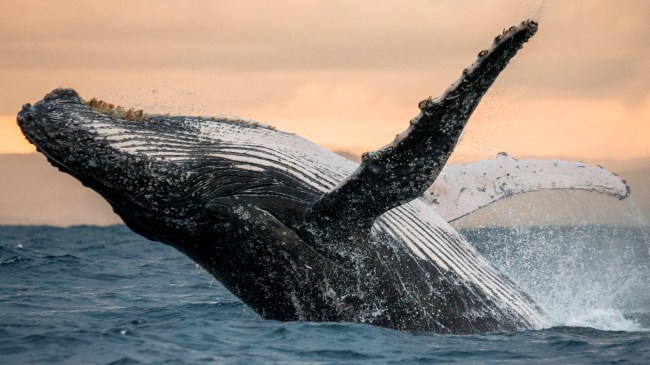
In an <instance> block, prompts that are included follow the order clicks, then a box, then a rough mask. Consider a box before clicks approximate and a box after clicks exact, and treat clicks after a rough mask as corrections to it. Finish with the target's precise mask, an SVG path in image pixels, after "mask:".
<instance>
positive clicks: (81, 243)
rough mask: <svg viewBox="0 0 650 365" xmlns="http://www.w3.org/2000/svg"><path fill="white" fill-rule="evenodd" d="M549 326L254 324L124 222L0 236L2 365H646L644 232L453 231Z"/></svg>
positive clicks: (179, 259)
mask: <svg viewBox="0 0 650 365" xmlns="http://www.w3.org/2000/svg"><path fill="white" fill-rule="evenodd" d="M463 234H465V235H466V236H467V237H468V238H469V239H470V241H471V242H472V243H473V244H475V245H476V246H477V248H479V250H480V251H482V252H483V253H484V255H485V256H486V257H487V258H488V259H489V260H490V261H492V262H493V263H494V264H495V265H497V266H498V267H499V268H501V269H502V270H503V271H505V272H506V273H508V275H510V277H511V278H512V279H513V280H514V281H516V282H517V283H518V284H519V285H520V286H521V287H523V288H524V289H525V290H526V291H527V292H528V293H529V294H530V295H532V296H533V297H534V298H535V299H536V301H537V302H538V303H539V304H540V306H541V307H542V309H543V310H544V311H545V312H546V314H547V316H548V328H546V329H542V330H536V331H521V332H507V333H489V334H482V335H473V336H448V335H436V334H409V333H401V332H397V331H394V330H390V329H385V328H378V327H372V326H367V325H359V324H347V323H309V322H288V323H283V322H276V321H267V320H261V319H259V317H257V315H255V314H254V313H253V312H251V311H250V310H249V309H247V308H246V307H245V306H244V305H243V304H242V303H241V302H240V301H239V300H237V298H235V297H233V296H232V295H231V294H229V293H228V292H227V291H226V290H225V289H223V287H222V286H221V285H220V284H218V283H217V282H215V281H214V280H213V279H212V278H211V277H210V276H209V275H208V274H207V273H205V272H204V271H203V270H200V269H197V268H196V266H195V265H194V264H193V263H192V262H191V261H190V260H189V259H187V258H186V257H184V256H183V255H181V254H180V253H178V252H176V251H175V250H174V249H171V248H169V247H166V246H164V245H162V244H159V243H153V242H149V241H147V240H145V239H143V238H141V237H139V236H137V235H135V234H133V233H131V232H130V231H129V230H128V229H126V228H125V227H122V226H114V227H108V228H99V227H73V228H52V227H11V226H5V227H0V363H3V364H25V363H39V364H51V363H66V364H77V363H78V364H111V363H112V364H147V363H152V364H179V363H211V364H212V363H217V364H220V363H242V364H251V363H259V364H267V363H323V364H331V363H340V364H350V363H366V364H377V363H423V364H428V363H433V362H444V363H451V362H456V363H462V364H467V363H521V364H528V363H589V364H592V363H612V362H625V363H640V364H643V363H649V362H650V332H648V331H647V330H646V329H647V328H650V294H649V293H650V287H649V284H648V283H649V282H650V270H649V268H648V265H649V263H650V259H649V258H650V251H649V250H650V240H649V238H648V237H649V234H650V230H649V229H647V228H644V229H639V228H615V227H603V226H586V227H570V228H527V229H518V230H517V229H503V228H496V229H475V230H465V231H463Z"/></svg>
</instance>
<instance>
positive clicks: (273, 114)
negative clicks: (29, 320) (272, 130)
mask: <svg viewBox="0 0 650 365" xmlns="http://www.w3.org/2000/svg"><path fill="white" fill-rule="evenodd" d="M2 2H3V3H4V4H3V5H2V8H3V11H2V13H1V14H0V85H2V86H3V87H2V88H1V89H0V126H1V127H0V153H12V152H17V153H26V152H32V151H34V149H33V148H32V147H31V146H29V145H28V144H26V142H25V140H24V139H23V138H22V137H21V135H20V133H19V131H18V129H17V128H16V126H15V115H16V113H17V111H18V110H19V109H20V107H21V105H22V104H24V103H27V102H32V103H33V102H35V101H38V100H40V99H41V98H42V97H43V96H44V95H45V94H46V93H48V92H49V91H50V90H52V89H54V88H57V87H73V88H75V89H77V90H78V91H79V92H80V94H81V95H82V97H84V98H86V99H90V98H92V97H99V98H102V99H104V100H107V101H110V102H113V103H118V104H122V105H125V106H128V107H136V108H141V109H144V110H145V111H146V112H149V113H172V114H184V115H216V114H224V113H226V114H235V115H239V116H242V117H247V118H251V119H256V120H259V121H263V122H266V123H268V124H271V125H273V126H276V127H277V128H279V129H282V130H287V131H291V132H295V133H297V134H299V135H301V136H303V137H306V138H308V139H310V140H313V141H314V142H317V143H319V144H322V145H325V146H326V147H328V148H331V149H334V150H348V151H352V152H354V153H360V152H363V151H365V150H372V149H376V148H378V147H381V146H382V145H383V144H385V143H388V142H389V141H391V140H392V137H393V136H394V135H395V134H396V133H398V132H401V131H402V130H403V129H405V128H406V127H407V126H408V121H409V120H410V119H411V118H412V117H413V116H415V115H416V114H417V113H418V109H417V103H418V102H419V101H420V100H422V99H424V98H426V97H428V96H430V95H432V96H437V95H439V94H441V93H442V92H443V91H444V90H445V89H446V88H447V86H449V84H451V83H452V82H453V81H454V80H455V79H457V78H458V77H459V76H460V72H461V71H462V69H463V68H464V67H466V66H467V65H469V64H471V63H472V62H473V61H474V60H475V58H476V55H477V53H478V52H479V51H480V50H481V49H484V48H487V47H488V46H489V45H490V44H491V42H492V39H493V38H494V36H496V35H497V34H499V33H500V32H501V30H502V29H503V28H504V27H509V26H511V25H514V24H517V23H519V22H521V21H522V20H524V19H527V18H533V19H536V20H538V21H539V23H540V27H539V31H538V34H537V35H536V36H535V37H534V38H533V39H532V40H531V41H530V42H529V43H528V44H527V45H526V46H525V47H524V49H523V50H522V51H521V52H520V54H518V55H517V56H516V57H515V58H514V60H513V61H512V63H511V65H510V66H509V67H508V68H506V70H505V71H504V73H503V74H502V76H501V77H500V78H499V79H498V80H497V82H496V84H495V85H494V86H493V88H492V89H491V90H490V91H489V92H488V94H487V95H486V96H485V97H484V100H483V102H482V103H481V105H480V106H479V108H478V109H477V111H476V112H475V114H474V116H473V117H472V119H471V121H470V123H469V125H468V127H467V129H466V131H465V133H464V135H463V138H462V141H461V144H460V145H459V146H458V148H457V150H456V153H455V155H456V156H455V159H456V160H463V159H465V160H466V159H470V160H472V159H478V158H485V157H492V156H494V155H495V154H496V153H497V152H499V151H507V152H509V153H511V154H513V155H515V156H541V157H569V158H576V159H583V160H587V161H594V162H597V161H598V160H599V159H604V158H607V159H617V160H624V159H632V158H640V157H647V156H650V144H649V143H648V139H649V137H650V87H649V86H648V85H650V22H649V21H648V20H650V2H649V1H644V0H639V1H632V0H623V1H616V2H613V1H598V0H589V1H541V0H536V1H509V0H493V1H481V2H475V1H469V0H468V1H464V0H461V1H421V0H405V1H400V2H394V1H355V2H350V1H288V0H286V1H274V2H272V3H269V2H267V1H161V2H148V1H112V2H110V4H108V3H104V2H87V1H69V0H68V1H56V2H52V1H2ZM270 4H272V6H269V5H270Z"/></svg>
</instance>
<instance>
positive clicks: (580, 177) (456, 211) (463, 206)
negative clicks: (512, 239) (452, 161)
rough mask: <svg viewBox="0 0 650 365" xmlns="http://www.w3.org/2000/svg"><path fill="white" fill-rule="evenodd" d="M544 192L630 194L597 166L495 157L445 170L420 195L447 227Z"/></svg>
mask: <svg viewBox="0 0 650 365" xmlns="http://www.w3.org/2000/svg"><path fill="white" fill-rule="evenodd" d="M550 189H577V190H588V191H594V192H597V193H603V194H608V195H611V196H613V197H616V198H618V199H625V198H626V197H627V196H629V195H630V188H629V187H628V186H627V184H626V183H625V181H624V180H623V179H621V178H620V177H618V176H616V175H615V174H613V173H611V172H609V171H607V170H605V169H603V168H602V167H600V166H589V165H586V164H584V163H582V162H565V161H559V160H549V161H540V160H517V159H515V158H512V157H510V156H508V155H507V154H504V153H500V154H498V155H497V157H496V158H495V159H492V160H485V161H478V162H475V163H471V164H459V165H448V166H446V167H445V168H444V169H443V170H442V172H441V173H440V176H438V178H437V179H436V181H435V182H434V183H433V185H431V187H430V188H429V189H427V191H426V192H425V193H424V196H423V199H424V200H425V201H426V202H427V203H429V204H431V206H433V208H434V209H435V210H436V212H437V213H438V214H440V215H441V216H442V217H443V218H444V219H445V220H446V221H447V222H452V221H454V220H456V219H458V218H461V217H464V216H466V215H468V214H470V213H472V212H474V211H476V210H478V209H481V208H483V207H485V206H487V205H489V204H492V203H494V202H496V201H498V200H501V199H503V198H507V197H509V196H513V195H517V194H523V193H528V192H531V191H538V190H550Z"/></svg>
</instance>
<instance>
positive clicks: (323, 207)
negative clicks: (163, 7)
mask: <svg viewBox="0 0 650 365" xmlns="http://www.w3.org/2000/svg"><path fill="white" fill-rule="evenodd" d="M536 31H537V23H535V22H534V21H525V22H523V23H521V24H520V25H519V26H516V27H511V28H510V29H509V30H507V31H504V33H503V34H501V35H499V36H497V37H496V38H495V40H494V43H493V45H492V47H491V48H490V49H489V50H484V51H481V52H480V53H479V55H478V59H477V61H476V62H475V63H474V64H472V65H471V66H470V67H468V68H467V69H465V70H464V71H463V74H462V76H461V77H460V79H458V81H456V82H455V83H454V84H452V85H451V86H450V87H449V88H448V89H447V90H446V91H445V92H444V93H443V94H442V95H441V96H440V97H438V98H435V99H431V98H429V99H426V100H423V101H422V102H420V105H419V107H420V109H421V112H420V114H419V115H417V116H416V117H415V118H414V119H412V120H411V125H410V126H409V127H408V128H407V129H406V130H405V131H404V132H402V133H401V134H399V135H398V136H397V137H396V138H395V140H394V141H393V142H392V143H390V144H388V145H386V146H384V147H382V148H380V149H379V150H377V151H374V152H370V153H366V154H364V156H363V159H362V162H361V165H360V166H359V167H358V168H357V169H356V170H355V171H354V172H353V173H352V175H350V176H349V177H348V178H347V179H345V180H344V181H343V182H341V183H340V184H339V185H338V186H337V187H336V188H334V189H333V190H332V191H330V192H329V193H327V194H324V195H323V196H322V197H321V198H320V199H318V200H317V201H316V202H315V203H314V204H313V205H312V206H311V208H310V209H309V210H308V211H307V213H306V218H307V222H308V223H310V224H311V225H312V227H311V228H312V230H313V231H316V233H318V232H319V231H320V233H321V234H326V235H330V236H331V235H341V236H345V237H348V236H350V235H352V236H355V235H357V234H359V233H362V234H363V232H365V234H367V233H369V232H370V227H371V225H372V222H373V221H374V220H375V218H377V217H378V216H379V215H381V214H382V213H384V212H386V211H388V210H389V209H392V208H395V207H397V206H399V205H402V204H404V203H406V202H408V201H411V200H413V199H416V198H418V197H420V196H421V195H422V194H423V193H424V191H425V190H426V189H427V188H428V187H429V186H431V184H432V183H433V181H434V180H435V179H436V177H437V176H438V174H439V172H440V170H441V169H442V168H443V166H444V165H445V163H446V162H447V159H448V157H449V155H450V154H451V152H452V151H453V149H454V147H455V145H456V143H457V142H458V138H459V137H460V134H461V132H462V130H463V128H464V127H465V124H466V123H467V121H468V119H469V117H470V115H471V114H472V112H473V111H474V109H475V108H476V106H477V105H478V103H479V101H480V100H481V97H482V96H483V95H484V94H485V92H486V91H487V90H488V88H489V87H490V86H491V85H492V83H493V82H494V81H495V80H496V78H497V76H498V75H499V73H500V72H501V71H502V70H503V69H504V68H505V67H506V65H507V64H508V62H509V61H510V59H511V58H512V57H513V56H514V55H515V54H516V53H517V51H518V50H519V48H521V47H522V45H523V44H524V43H525V42H526V41H527V40H528V39H529V38H530V37H531V36H533V35H534V34H535V32H536ZM329 227H334V228H333V229H331V230H330V229H328V228H329ZM334 231H335V232H334Z"/></svg>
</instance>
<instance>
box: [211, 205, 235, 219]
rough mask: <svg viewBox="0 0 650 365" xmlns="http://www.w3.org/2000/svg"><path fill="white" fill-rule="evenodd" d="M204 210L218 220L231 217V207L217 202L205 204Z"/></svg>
mask: <svg viewBox="0 0 650 365" xmlns="http://www.w3.org/2000/svg"><path fill="white" fill-rule="evenodd" d="M205 208H206V210H207V211H208V212H209V214H210V215H211V216H212V217H213V218H215V219H219V220H231V219H232V218H233V212H232V209H230V207H229V206H227V205H224V204H219V203H214V204H208V205H206V207H205Z"/></svg>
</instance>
